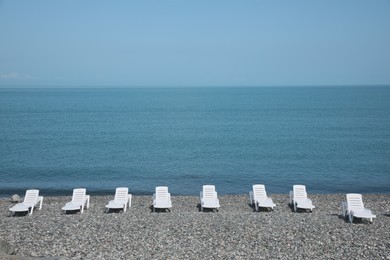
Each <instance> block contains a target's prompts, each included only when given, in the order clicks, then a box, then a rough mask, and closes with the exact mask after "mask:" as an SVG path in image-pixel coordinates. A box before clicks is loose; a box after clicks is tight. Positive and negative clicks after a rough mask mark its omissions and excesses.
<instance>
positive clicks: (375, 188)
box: [0, 87, 390, 195]
mask: <svg viewBox="0 0 390 260" xmlns="http://www.w3.org/2000/svg"><path fill="white" fill-rule="evenodd" d="M0 138H1V140H0V195H9V194H13V193H17V192H18V193H21V194H24V190H25V189H27V188H38V189H40V190H41V193H42V194H46V195H50V194H51V195H54V194H67V195H70V194H71V190H72V189H73V188H75V187H86V188H87V189H88V191H89V193H91V194H97V193H101V194H103V193H111V194H112V193H114V189H115V187H118V186H128V187H129V188H130V190H131V192H132V193H133V194H151V193H152V192H153V190H154V187H155V186H158V185H168V186H169V190H170V192H171V193H172V194H174V195H177V194H184V195H197V194H199V191H200V190H201V186H202V185H203V184H215V185H216V188H217V191H218V192H219V193H220V194H243V193H247V192H248V191H249V190H250V189H251V185H252V184H256V183H263V184H266V186H267V191H268V193H288V191H289V190H290V189H291V186H292V185H293V184H306V185H307V189H308V192H309V193H345V192H360V193H389V192H390V87H389V88H386V87H348V88H347V87H339V88H336V87H333V88H318V87H316V88H308V87H307V88H305V87H294V88H155V89H151V88H147V89H0Z"/></svg>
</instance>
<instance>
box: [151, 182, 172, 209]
mask: <svg viewBox="0 0 390 260" xmlns="http://www.w3.org/2000/svg"><path fill="white" fill-rule="evenodd" d="M152 205H153V212H154V211H155V210H156V209H168V211H171V208H172V201H171V194H170V193H169V192H168V187H166V186H158V187H156V192H155V193H154V194H153V202H152Z"/></svg>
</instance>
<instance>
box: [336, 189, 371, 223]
mask: <svg viewBox="0 0 390 260" xmlns="http://www.w3.org/2000/svg"><path fill="white" fill-rule="evenodd" d="M341 210H342V214H343V216H344V219H345V218H346V216H348V217H349V222H350V223H352V222H353V218H366V219H369V220H370V222H371V223H372V222H373V220H372V219H373V218H376V215H374V214H372V212H371V210H369V209H367V208H365V207H364V204H363V198H362V195H361V194H358V193H348V194H347V201H345V202H342V203H341Z"/></svg>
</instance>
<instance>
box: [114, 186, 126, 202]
mask: <svg viewBox="0 0 390 260" xmlns="http://www.w3.org/2000/svg"><path fill="white" fill-rule="evenodd" d="M128 197H129V189H128V188H116V190H115V200H116V201H127V198H128Z"/></svg>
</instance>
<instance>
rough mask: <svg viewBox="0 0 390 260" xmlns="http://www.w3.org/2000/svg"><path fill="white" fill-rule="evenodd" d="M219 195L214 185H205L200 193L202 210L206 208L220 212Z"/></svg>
mask: <svg viewBox="0 0 390 260" xmlns="http://www.w3.org/2000/svg"><path fill="white" fill-rule="evenodd" d="M219 207H220V205H219V200H218V194H217V192H216V191H215V186H214V185H203V191H201V192H200V210H201V211H203V209H204V208H211V209H216V210H217V211H219Z"/></svg>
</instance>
